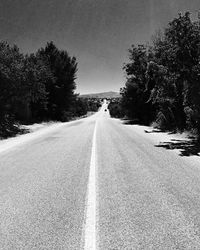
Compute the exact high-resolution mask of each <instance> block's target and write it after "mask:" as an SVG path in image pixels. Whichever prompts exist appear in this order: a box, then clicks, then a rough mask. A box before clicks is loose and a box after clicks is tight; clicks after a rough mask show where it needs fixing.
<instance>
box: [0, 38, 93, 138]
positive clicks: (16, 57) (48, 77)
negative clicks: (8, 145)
mask: <svg viewBox="0 0 200 250" xmlns="http://www.w3.org/2000/svg"><path fill="white" fill-rule="evenodd" d="M77 70H78V68H77V61H76V58H75V57H70V56H69V54H68V53H67V51H64V50H60V49H58V48H57V47H56V46H55V44H54V43H53V42H49V43H47V44H46V46H45V47H44V48H40V49H39V50H38V51H37V52H36V53H32V54H29V55H24V54H22V53H21V52H20V50H19V48H18V47H17V46H16V45H15V46H10V45H9V44H8V43H7V42H3V41H2V42H0V138H5V137H9V136H13V135H15V134H17V133H22V132H23V130H21V129H20V126H19V125H20V124H30V123H34V122H42V121H48V120H51V121H52V120H55V121H62V122H64V121H68V120H71V119H72V118H74V117H77V116H83V115H86V114H87V112H88V111H90V110H91V109H92V110H95V111H96V109H97V108H96V103H95V104H92V101H88V100H86V99H82V98H79V96H78V95H77V94H75V89H76V83H75V80H76V74H77ZM94 106H95V107H94Z"/></svg>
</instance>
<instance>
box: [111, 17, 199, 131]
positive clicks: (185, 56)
mask: <svg viewBox="0 0 200 250" xmlns="http://www.w3.org/2000/svg"><path fill="white" fill-rule="evenodd" d="M123 70H124V72H125V74H126V83H125V86H124V88H122V89H121V90H120V93H121V99H119V100H118V101H117V102H115V103H113V104H112V103H111V104H110V105H109V106H110V113H111V115H113V116H115V117H119V116H120V117H128V118H129V119H132V120H135V121H137V122H139V123H141V124H146V125H150V124H153V125H154V126H155V127H158V128H160V129H163V130H174V131H177V130H179V131H183V130H185V129H187V130H192V131H194V132H196V133H197V134H198V135H200V21H199V20H198V21H192V20H191V17H190V13H189V12H186V13H185V14H179V16H178V17H177V18H175V19H174V20H172V21H171V22H170V23H169V24H168V26H167V27H166V28H165V29H164V30H163V31H160V32H157V33H156V35H155V36H154V37H153V39H152V41H151V45H144V44H142V45H132V47H131V48H130V49H129V62H128V63H126V64H125V65H124V67H123Z"/></svg>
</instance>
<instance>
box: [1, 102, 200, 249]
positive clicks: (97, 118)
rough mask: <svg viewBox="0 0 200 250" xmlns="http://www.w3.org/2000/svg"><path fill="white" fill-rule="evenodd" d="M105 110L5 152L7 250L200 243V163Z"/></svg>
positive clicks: (4, 232) (173, 246) (3, 191)
mask: <svg viewBox="0 0 200 250" xmlns="http://www.w3.org/2000/svg"><path fill="white" fill-rule="evenodd" d="M105 109H106V104H104V105H103V107H102V109H101V110H100V111H99V112H98V113H96V114H95V115H93V116H91V117H88V118H84V119H81V120H78V121H74V122H69V123H66V124H64V125H63V126H61V127H59V128H58V129H55V130H53V131H49V132H48V133H44V134H43V135H41V136H39V137H35V138H32V139H31V140H30V141H29V140H27V141H26V142H24V143H21V144H20V143H19V144H17V145H15V146H13V147H11V148H9V149H8V150H6V151H2V152H1V153H0V249H3V250H4V249H5V250H6V249H14V250H15V249H37V250H38V249H56V250H57V249H58V250H59V249H69V250H73V249H87V250H89V249H92V250H95V249H102V250H107V249H156V250H157V249H161V250H163V249H187V250H188V249H200V161H199V159H198V157H196V158H187V157H181V156H179V154H178V153H177V152H175V151H170V150H166V149H164V148H160V147H155V141H154V135H153V134H147V133H145V132H144V129H143V128H141V127H139V126H133V125H131V126H130V125H125V124H123V122H122V121H120V120H117V119H111V118H110V117H109V114H108V111H105Z"/></svg>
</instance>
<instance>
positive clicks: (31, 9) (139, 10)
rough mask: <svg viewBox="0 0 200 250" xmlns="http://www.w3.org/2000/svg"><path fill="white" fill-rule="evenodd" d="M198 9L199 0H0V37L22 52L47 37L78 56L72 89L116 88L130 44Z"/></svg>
mask: <svg viewBox="0 0 200 250" xmlns="http://www.w3.org/2000/svg"><path fill="white" fill-rule="evenodd" d="M198 9H200V0H0V39H2V40H7V41H8V42H9V43H11V44H13V43H16V44H17V45H18V46H19V47H20V49H21V50H22V51H23V52H25V53H26V52H35V51H36V50H37V49H38V48H40V47H41V46H44V45H45V44H46V42H47V41H51V40H52V41H54V42H55V44H56V45H57V46H58V47H59V48H62V49H66V50H67V51H68V52H69V54H70V55H74V56H76V58H77V60H78V65H79V70H78V75H77V76H78V79H77V81H76V82H77V92H79V93H81V94H83V93H92V92H104V91H111V90H112V91H119V88H120V87H121V86H123V85H124V82H125V79H124V76H123V71H122V66H123V63H124V62H125V61H126V60H127V50H128V48H130V46H131V44H133V43H135V44H137V43H145V42H147V41H149V40H150V39H151V36H152V35H153V34H154V33H155V31H156V30H158V29H159V28H162V27H164V26H166V24H167V22H168V21H170V20H171V19H172V18H173V17H175V16H177V15H178V12H180V11H185V10H189V11H191V13H192V14H193V15H196V16H197V12H195V11H198Z"/></svg>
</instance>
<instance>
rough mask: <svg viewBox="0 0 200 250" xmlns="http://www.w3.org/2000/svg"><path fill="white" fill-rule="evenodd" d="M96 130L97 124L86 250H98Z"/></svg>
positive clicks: (93, 148)
mask: <svg viewBox="0 0 200 250" xmlns="http://www.w3.org/2000/svg"><path fill="white" fill-rule="evenodd" d="M96 130H97V122H96V123H95V128H94V134H93V139H92V154H91V160H90V170H89V171H90V173H89V181H88V190H87V203H86V216H85V234H84V250H96V249H97V243H96V239H97V235H96Z"/></svg>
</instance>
